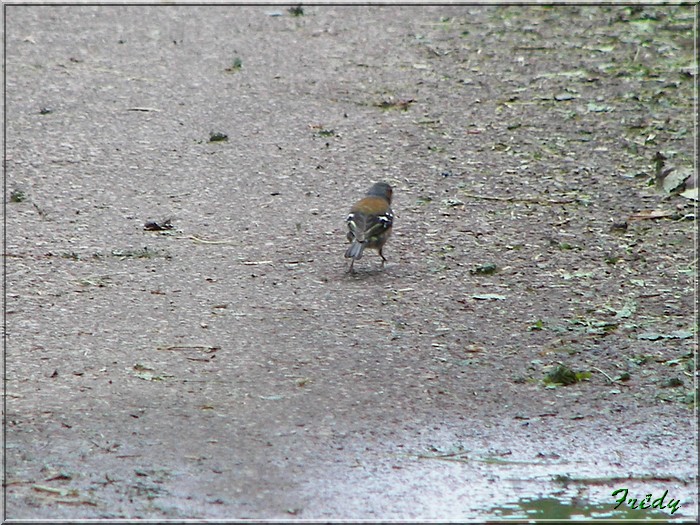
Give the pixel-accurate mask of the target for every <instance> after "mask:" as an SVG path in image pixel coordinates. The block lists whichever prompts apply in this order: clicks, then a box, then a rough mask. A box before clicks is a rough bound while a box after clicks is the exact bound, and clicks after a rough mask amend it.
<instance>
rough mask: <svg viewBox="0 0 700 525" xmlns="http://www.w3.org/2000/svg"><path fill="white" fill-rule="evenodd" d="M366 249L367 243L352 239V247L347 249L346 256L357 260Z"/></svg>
mask: <svg viewBox="0 0 700 525" xmlns="http://www.w3.org/2000/svg"><path fill="white" fill-rule="evenodd" d="M364 250H365V243H363V242H357V241H352V244H351V245H350V248H348V249H347V250H346V251H345V257H346V258H348V259H349V258H353V259H355V260H358V259H362V252H363V251H364Z"/></svg>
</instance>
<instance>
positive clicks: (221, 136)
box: [209, 131, 228, 142]
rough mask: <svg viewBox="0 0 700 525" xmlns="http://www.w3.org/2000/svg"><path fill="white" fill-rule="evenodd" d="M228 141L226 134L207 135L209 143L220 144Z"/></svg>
mask: <svg viewBox="0 0 700 525" xmlns="http://www.w3.org/2000/svg"><path fill="white" fill-rule="evenodd" d="M226 140H228V135H227V134H226V133H219V132H218V131H217V132H214V131H212V132H211V133H209V142H222V141H226Z"/></svg>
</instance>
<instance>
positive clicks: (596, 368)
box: [591, 366, 615, 383]
mask: <svg viewBox="0 0 700 525" xmlns="http://www.w3.org/2000/svg"><path fill="white" fill-rule="evenodd" d="M591 368H592V369H593V370H596V371H598V372H600V373H601V374H603V375H604V376H605V377H607V378H608V381H610V382H611V383H614V382H615V380H614V379H613V378H612V377H610V376H609V375H608V374H606V373H605V372H603V371H602V370H601V369H600V368H598V367H597V366H592V367H591Z"/></svg>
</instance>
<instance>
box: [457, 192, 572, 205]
mask: <svg viewBox="0 0 700 525" xmlns="http://www.w3.org/2000/svg"><path fill="white" fill-rule="evenodd" d="M462 195H464V196H465V197H469V198H472V199H482V200H487V201H502V202H531V203H533V204H571V203H572V202H576V199H541V198H538V197H496V196H494V195H478V194H476V193H464V192H463V193H462Z"/></svg>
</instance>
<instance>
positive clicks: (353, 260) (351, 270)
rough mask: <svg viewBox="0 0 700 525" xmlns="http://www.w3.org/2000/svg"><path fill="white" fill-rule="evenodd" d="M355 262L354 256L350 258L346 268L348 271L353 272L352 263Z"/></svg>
mask: <svg viewBox="0 0 700 525" xmlns="http://www.w3.org/2000/svg"><path fill="white" fill-rule="evenodd" d="M353 264H355V258H354V257H353V258H352V259H350V268H348V273H353V272H354V270H353V269H352V265H353Z"/></svg>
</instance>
